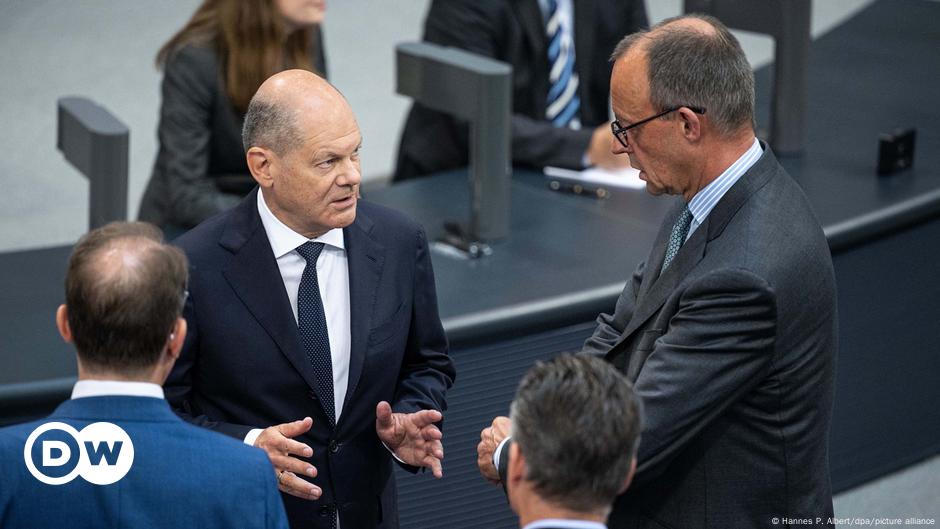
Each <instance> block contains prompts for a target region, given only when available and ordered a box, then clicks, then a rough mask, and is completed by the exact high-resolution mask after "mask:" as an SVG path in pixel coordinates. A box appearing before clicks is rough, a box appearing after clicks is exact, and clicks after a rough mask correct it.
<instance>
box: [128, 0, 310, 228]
mask: <svg viewBox="0 0 940 529" xmlns="http://www.w3.org/2000/svg"><path fill="white" fill-rule="evenodd" d="M325 2H326V0H205V1H204V2H203V3H202V5H201V6H200V7H199V9H197V10H196V12H195V14H193V16H192V18H191V19H190V20H189V22H187V23H186V25H185V26H184V27H183V29H181V30H180V31H179V32H178V33H177V34H176V35H174V36H173V38H171V39H170V40H169V41H168V42H167V43H166V44H164V45H163V47H162V48H161V49H160V52H159V53H158V54H157V61H156V62H157V67H162V68H163V70H164V75H163V84H162V94H163V103H162V106H161V109H160V124H159V127H158V130H157V136H158V139H159V142H160V148H159V151H158V153H157V159H156V162H155V164H154V168H153V174H152V175H151V177H150V182H149V184H148V185H147V189H146V191H145V192H144V196H143V199H142V200H141V204H140V213H139V217H140V220H144V221H148V222H153V223H154V224H156V225H158V226H162V227H163V228H164V230H165V231H166V232H167V236H168V237H174V236H176V235H179V234H180V233H182V232H183V231H185V230H186V229H189V228H191V227H193V226H195V225H196V224H199V223H200V222H202V221H203V220H205V219H206V218H208V217H210V216H212V215H214V214H215V213H218V212H219V211H222V210H225V209H227V208H229V207H231V206H233V205H235V204H236V203H238V201H239V200H240V199H241V198H242V197H243V196H244V195H245V193H247V192H248V191H249V190H251V189H252V188H253V187H254V180H253V179H252V178H251V175H250V174H249V172H248V166H247V165H246V163H245V151H244V148H243V147H242V141H241V130H242V121H243V119H244V116H245V111H246V110H247V108H248V103H249V101H250V100H251V97H252V95H254V93H255V91H256V90H257V89H258V87H259V86H260V85H261V83H262V82H263V81H264V80H265V79H267V78H268V77H270V76H271V75H273V74H275V73H277V72H279V71H282V70H287V69H291V68H302V69H306V70H310V71H313V72H316V73H318V74H320V75H323V76H325V74H326V61H325V58H324V53H323V36H322V33H321V31H320V24H321V22H322V21H323V16H324V12H325V10H326V3H325Z"/></svg>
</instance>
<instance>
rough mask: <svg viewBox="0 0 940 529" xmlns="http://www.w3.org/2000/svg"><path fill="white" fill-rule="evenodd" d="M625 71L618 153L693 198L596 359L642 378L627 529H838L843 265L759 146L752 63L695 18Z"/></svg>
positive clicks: (670, 219) (484, 460)
mask: <svg viewBox="0 0 940 529" xmlns="http://www.w3.org/2000/svg"><path fill="white" fill-rule="evenodd" d="M613 60H614V69H613V75H612V79H611V97H612V106H613V110H614V114H615V117H616V121H615V122H614V123H613V125H612V129H613V133H614V136H615V138H616V139H614V140H612V150H613V152H614V153H616V154H618V155H623V154H626V155H627V156H629V158H630V163H631V164H632V165H633V167H635V168H637V169H639V170H640V171H641V172H640V177H641V178H642V179H643V180H645V181H646V183H647V190H648V191H649V192H650V193H652V194H654V195H659V194H670V195H678V198H677V200H676V205H675V207H674V208H673V209H672V211H671V212H670V213H669V214H668V215H667V216H666V219H665V220H664V222H663V225H662V228H661V229H660V232H659V235H658V236H657V239H656V243H655V244H654V246H653V249H652V251H651V252H650V254H649V256H648V258H647V260H646V261H645V263H642V264H640V265H639V267H638V268H637V270H636V271H635V273H634V274H633V277H632V278H631V279H630V280H628V281H627V284H626V286H625V288H624V290H623V293H622V294H621V296H620V299H619V300H618V301H617V305H616V308H615V310H614V312H613V313H612V314H601V315H600V316H599V317H598V319H597V328H596V329H595V331H594V333H593V336H591V337H590V338H589V339H588V340H587V341H586V342H585V344H584V351H585V352H586V353H589V354H595V355H602V356H604V357H605V358H606V359H608V360H609V361H610V362H612V363H613V364H614V365H615V366H617V367H618V368H620V369H622V370H624V372H625V373H626V375H627V378H628V379H630V380H631V381H632V382H633V383H634V386H635V389H636V392H637V394H638V395H639V396H640V397H641V398H642V400H643V401H644V408H645V415H646V417H645V422H644V426H643V430H642V434H641V436H642V442H641V444H640V448H639V452H638V454H637V460H638V467H637V472H636V477H635V478H634V484H633V486H631V488H630V490H628V491H627V492H626V493H625V494H623V495H621V496H620V497H619V498H618V500H617V502H616V503H615V505H614V509H613V512H612V514H611V517H610V520H609V526H610V527H611V528H621V527H630V528H637V527H639V528H646V527H651V528H652V527H655V528H659V527H682V528H687V529H697V528H716V529H717V528H727V527H735V528H758V527H770V526H772V525H777V524H779V525H784V526H789V525H792V524H799V525H808V526H832V520H831V517H832V492H831V488H830V482H829V466H828V444H827V441H828V432H829V423H830V415H831V406H832V393H833V377H834V365H835V358H836V349H837V344H836V301H835V280H834V277H833V269H832V261H831V257H830V254H829V249H828V245H827V243H826V239H825V237H824V235H823V232H822V229H821V228H820V226H819V222H818V221H817V220H816V218H815V216H814V214H813V212H812V210H811V208H810V206H809V203H808V201H807V199H806V197H805V195H804V194H803V192H802V190H801V189H800V188H799V186H798V185H797V184H796V183H795V182H794V181H793V180H792V179H791V178H790V176H789V175H787V173H786V171H785V170H784V169H783V168H782V167H781V166H780V165H779V164H778V162H777V160H776V158H775V157H774V155H773V153H772V152H771V150H770V148H769V147H768V146H767V145H766V144H765V143H763V142H760V141H759V140H757V139H756V138H755V135H754V124H753V121H754V78H753V74H752V72H751V69H750V67H749V65H748V63H747V60H746V58H745V57H744V54H743V52H742V50H741V47H740V45H739V44H738V42H737V40H736V39H735V38H734V37H733V36H732V35H731V34H730V33H729V32H728V30H727V28H726V27H724V26H723V25H722V24H721V23H720V22H719V21H717V20H715V19H713V18H710V17H699V16H687V17H680V18H677V19H670V20H667V21H665V22H663V23H661V24H659V25H657V26H655V27H653V28H652V29H651V30H649V31H646V32H641V33H637V34H633V35H630V36H628V37H626V38H625V39H624V40H623V41H621V43H620V44H619V45H618V46H617V47H616V49H615V50H614V53H613ZM506 430H507V429H506V421H505V420H504V419H502V418H497V419H496V420H495V421H494V424H493V426H492V427H491V428H488V429H487V430H484V431H483V433H482V436H481V437H482V440H481V443H480V446H479V452H480V453H479V455H480V468H481V472H483V474H484V476H486V477H487V478H489V479H491V480H497V479H499V478H498V476H497V473H496V471H495V468H494V466H493V462H492V460H491V459H489V455H490V454H491V453H492V452H494V451H496V452H497V454H505V453H507V451H506V450H505V447H506V446H507V445H508V444H509V443H503V446H501V447H499V449H497V448H496V443H499V442H501V441H502V440H503V439H502V438H504V437H505V432H506Z"/></svg>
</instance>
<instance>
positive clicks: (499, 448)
mask: <svg viewBox="0 0 940 529" xmlns="http://www.w3.org/2000/svg"><path fill="white" fill-rule="evenodd" d="M511 439H512V436H511V435H510V436H509V437H507V438H505V439H503V440H502V441H500V442H499V444H498V445H496V450H494V451H493V467H495V468H499V454H500V453H502V451H503V445H504V444H506V443H507V442H509V441H510V440H511Z"/></svg>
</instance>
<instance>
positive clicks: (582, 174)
mask: <svg viewBox="0 0 940 529" xmlns="http://www.w3.org/2000/svg"><path fill="white" fill-rule="evenodd" d="M544 172H545V178H546V180H548V184H549V187H551V188H552V189H555V190H557V191H566V192H572V193H576V194H584V195H596V196H597V197H598V198H605V197H606V196H607V195H608V194H609V192H610V191H611V190H614V189H644V188H645V187H646V182H644V181H643V180H640V171H639V170H637V169H634V168H632V167H627V168H624V169H612V170H611V169H601V168H599V167H589V168H587V169H584V170H581V171H578V170H574V169H562V168H560V167H546V168H545V170H544Z"/></svg>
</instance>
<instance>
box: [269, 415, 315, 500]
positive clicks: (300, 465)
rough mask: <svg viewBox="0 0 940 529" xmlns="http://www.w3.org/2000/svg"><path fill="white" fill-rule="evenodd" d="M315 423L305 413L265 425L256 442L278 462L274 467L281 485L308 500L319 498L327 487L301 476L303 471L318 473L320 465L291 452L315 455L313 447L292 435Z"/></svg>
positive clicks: (285, 490) (292, 493) (294, 494)
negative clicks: (301, 417) (290, 420)
mask: <svg viewBox="0 0 940 529" xmlns="http://www.w3.org/2000/svg"><path fill="white" fill-rule="evenodd" d="M311 426H313V419H311V418H310V417H305V418H304V419H303V420H302V421H294V422H286V423H283V424H278V425H275V426H271V427H269V428H265V429H264V430H263V431H262V432H261V434H260V435H259V436H258V438H257V439H255V446H257V447H258V448H261V449H262V450H264V451H265V452H267V454H268V459H270V460H271V464H272V465H274V471H275V472H276V473H277V488H278V489H280V490H281V491H282V492H286V493H287V494H290V495H291V496H297V497H298V498H303V499H305V500H315V499H317V498H319V497H320V495H321V494H323V491H322V490H321V489H320V487H317V486H316V485H313V484H311V483H310V482H309V481H306V480H304V479H301V478H300V477H299V476H298V474H299V475H303V476H309V477H311V478H312V477H315V476H316V475H317V469H316V468H315V467H314V466H313V465H311V464H310V463H307V462H305V461H301V460H300V459H297V458H296V457H291V454H293V455H297V456H303V457H310V456H312V455H313V449H312V448H310V447H309V446H307V445H305V444H303V443H301V442H300V441H294V440H293V439H291V438H292V437H297V436H298V435H302V434H304V433H305V432H307V431H308V430H309V429H310V427H311Z"/></svg>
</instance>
